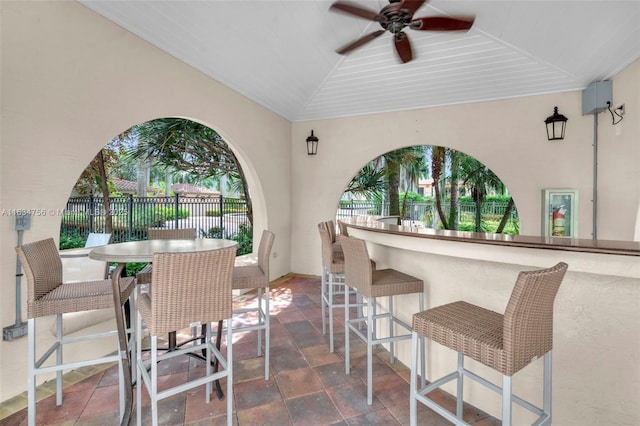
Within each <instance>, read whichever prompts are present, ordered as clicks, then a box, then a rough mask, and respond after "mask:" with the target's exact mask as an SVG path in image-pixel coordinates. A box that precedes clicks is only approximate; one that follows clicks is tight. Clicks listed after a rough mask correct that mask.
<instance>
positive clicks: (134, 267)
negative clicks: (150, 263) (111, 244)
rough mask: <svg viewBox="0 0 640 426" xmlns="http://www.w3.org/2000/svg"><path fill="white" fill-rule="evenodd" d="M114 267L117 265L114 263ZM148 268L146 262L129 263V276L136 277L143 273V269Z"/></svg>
mask: <svg viewBox="0 0 640 426" xmlns="http://www.w3.org/2000/svg"><path fill="white" fill-rule="evenodd" d="M112 265H113V266H116V265H117V263H113V264H112ZM145 266H147V263H146V262H129V263H127V266H126V268H127V276H128V277H135V276H136V275H137V274H138V272H140V271H142V269H143V268H144V267H145Z"/></svg>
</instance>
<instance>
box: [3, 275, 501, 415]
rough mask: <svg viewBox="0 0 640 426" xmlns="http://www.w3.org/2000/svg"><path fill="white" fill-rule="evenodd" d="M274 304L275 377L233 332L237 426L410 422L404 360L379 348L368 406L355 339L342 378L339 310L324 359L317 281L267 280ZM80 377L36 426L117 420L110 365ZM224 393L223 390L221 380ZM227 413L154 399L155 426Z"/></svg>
mask: <svg viewBox="0 0 640 426" xmlns="http://www.w3.org/2000/svg"><path fill="white" fill-rule="evenodd" d="M271 300H272V303H271V377H270V378H269V380H268V381H265V380H264V358H263V357H258V356H257V355H256V342H257V340H256V333H255V332H247V333H237V334H235V335H234V344H233V358H234V359H233V361H234V392H233V393H234V395H233V398H234V424H238V425H278V426H284V425H305V426H308V425H334V424H335V425H338V424H341V425H394V424H409V384H408V382H409V370H408V368H407V367H406V366H404V365H402V364H401V363H400V362H396V363H395V364H389V358H388V353H387V352H386V351H385V350H384V349H382V348H380V349H377V352H376V356H375V358H374V376H375V377H374V379H373V380H374V382H373V392H374V395H373V404H372V405H367V402H366V384H365V383H366V346H365V345H364V344H362V343H361V342H360V341H359V340H357V338H355V337H352V339H353V340H352V343H351V348H352V352H351V354H352V373H351V374H350V375H346V374H345V372H344V357H343V355H344V352H343V351H344V349H343V348H344V327H343V322H342V321H343V319H344V315H343V314H342V312H340V310H339V309H338V310H336V311H335V314H336V315H335V317H336V321H337V323H336V329H335V332H336V353H333V354H332V353H329V345H328V337H327V336H323V335H322V322H321V321H322V318H321V305H320V279H319V277H315V276H298V275H291V276H286V277H283V278H281V279H279V280H277V281H276V282H274V283H272V291H271ZM252 303H255V297H254V296H253V295H248V296H244V297H242V300H238V304H244V305H247V304H249V305H250V304H252ZM223 344H224V343H223ZM200 364H201V362H200V361H198V360H195V359H193V358H190V357H186V356H184V357H182V356H181V357H176V358H173V359H172V360H167V361H163V362H161V363H160V365H159V366H160V368H159V371H161V373H159V374H162V375H163V380H162V381H161V383H162V382H167V383H168V382H176V381H179V380H183V379H184V378H185V377H186V376H187V375H188V374H189V370H191V369H195V368H199V367H201V365H200ZM78 373H80V374H84V376H86V377H84V376H83V378H82V379H80V380H78V379H75V380H74V381H75V382H76V383H75V384H71V385H68V386H66V387H65V389H64V402H63V404H62V406H60V407H56V405H55V396H53V395H52V396H48V397H45V398H44V399H42V400H41V401H40V402H38V404H37V424H38V425H113V424H117V423H118V391H117V369H116V367H115V366H111V367H109V368H107V369H104V370H102V371H97V372H96V370H88V372H86V371H84V372H83V371H75V372H71V373H68V374H67V375H66V376H65V378H71V377H73V378H77V377H78ZM51 383H52V382H49V383H47V384H45V385H43V386H44V387H46V386H47V385H50V384H51ZM160 386H162V385H160ZM222 387H223V389H225V383H224V381H223V383H222ZM145 393H146V391H145ZM437 398H438V399H439V400H440V401H441V402H442V403H443V404H444V405H446V406H448V407H453V406H454V403H453V399H452V398H451V397H450V396H448V395H446V394H438V395H437ZM23 399H24V400H26V398H23ZM418 406H419V424H422V425H446V424H449V423H448V422H447V421H445V420H444V419H442V418H441V417H440V416H438V415H437V414H435V413H433V412H431V411H430V410H428V409H427V408H425V407H423V406H421V404H418ZM23 407H24V405H23ZM18 408H20V407H18ZM135 409H136V408H135V407H134V415H133V418H132V424H133V423H135ZM142 409H143V410H144V412H143V423H144V424H150V412H149V407H148V399H147V401H146V404H145V400H144V398H143V407H142ZM225 410H226V401H219V400H218V399H217V398H216V397H215V394H214V396H213V397H212V401H211V403H209V404H206V403H205V402H204V394H203V389H202V388H197V389H195V390H192V391H187V392H184V393H182V394H178V395H175V396H173V397H171V398H168V399H166V400H163V401H162V402H160V403H159V412H160V413H159V416H160V424H163V425H180V424H188V425H217V424H225V422H226V411H225ZM26 417H27V413H26V409H25V408H21V409H19V410H18V411H16V410H14V413H13V414H11V415H9V416H7V417H5V418H4V419H2V420H0V424H2V425H23V424H26V422H27V418H26ZM465 420H466V421H467V422H470V423H473V424H475V425H478V426H488V425H496V424H500V422H499V421H498V420H496V419H495V418H493V417H490V416H488V415H487V414H486V413H483V412H481V411H479V410H476V409H474V408H473V407H466V408H465Z"/></svg>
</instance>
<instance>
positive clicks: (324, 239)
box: [318, 222, 344, 274]
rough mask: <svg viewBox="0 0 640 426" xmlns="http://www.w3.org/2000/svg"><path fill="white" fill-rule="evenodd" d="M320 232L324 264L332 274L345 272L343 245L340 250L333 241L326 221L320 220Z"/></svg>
mask: <svg viewBox="0 0 640 426" xmlns="http://www.w3.org/2000/svg"><path fill="white" fill-rule="evenodd" d="M318 232H319V233H320V242H321V243H322V264H323V265H324V266H325V268H327V271H328V272H329V273H331V274H343V273H344V255H343V253H342V246H339V247H340V249H339V250H338V249H337V248H335V246H334V245H333V244H332V243H331V236H330V234H329V231H328V229H327V225H326V222H320V223H319V224H318Z"/></svg>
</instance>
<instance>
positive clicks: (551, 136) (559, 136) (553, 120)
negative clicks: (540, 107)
mask: <svg viewBox="0 0 640 426" xmlns="http://www.w3.org/2000/svg"><path fill="white" fill-rule="evenodd" d="M567 120H569V119H568V118H567V117H565V116H564V115H562V114H560V113H558V107H554V108H553V115H550V116H549V117H547V119H546V120H544V122H545V123H546V124H547V139H548V140H550V141H561V140H563V139H564V129H565V128H566V126H567Z"/></svg>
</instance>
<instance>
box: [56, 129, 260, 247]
mask: <svg viewBox="0 0 640 426" xmlns="http://www.w3.org/2000/svg"><path fill="white" fill-rule="evenodd" d="M150 227H161V228H195V229H196V233H197V235H198V236H201V237H210V238H227V239H233V240H235V241H237V242H238V243H239V248H238V253H237V254H238V255H242V254H246V253H251V251H252V240H253V204H252V202H251V198H250V197H249V191H248V183H247V178H246V176H245V173H244V172H243V170H242V167H241V166H240V162H239V160H238V158H237V157H236V155H235V154H234V152H233V150H232V149H231V147H230V146H229V145H228V144H227V143H226V142H225V141H224V139H223V138H222V136H221V135H220V134H219V133H218V132H216V131H215V130H213V129H211V128H209V127H207V126H205V125H203V124H200V123H197V122H195V121H192V120H189V119H184V118H161V119H156V120H151V121H148V122H145V123H141V124H138V125H135V126H133V127H131V128H130V129H127V130H126V131H125V132H123V133H121V134H119V135H116V136H115V137H114V138H113V139H112V140H111V141H110V142H109V143H107V144H106V145H105V146H104V147H103V148H102V149H101V150H100V151H99V152H98V153H97V154H96V156H95V158H94V159H93V160H92V161H91V162H90V164H89V165H88V166H87V167H86V169H85V170H84V171H83V173H82V174H81V176H80V178H79V179H78V181H77V182H76V184H75V185H74V187H73V189H72V191H71V194H70V197H69V200H68V202H67V207H66V209H65V212H64V215H63V217H62V224H61V232H60V248H62V249H64V248H73V247H79V246H82V245H83V244H85V241H86V239H87V236H88V234H89V233H95V232H100V233H107V234H111V235H112V241H113V242H122V241H131V240H140V239H146V238H147V237H146V232H147V229H148V228H150Z"/></svg>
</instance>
